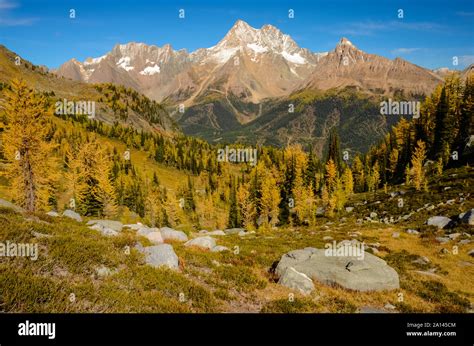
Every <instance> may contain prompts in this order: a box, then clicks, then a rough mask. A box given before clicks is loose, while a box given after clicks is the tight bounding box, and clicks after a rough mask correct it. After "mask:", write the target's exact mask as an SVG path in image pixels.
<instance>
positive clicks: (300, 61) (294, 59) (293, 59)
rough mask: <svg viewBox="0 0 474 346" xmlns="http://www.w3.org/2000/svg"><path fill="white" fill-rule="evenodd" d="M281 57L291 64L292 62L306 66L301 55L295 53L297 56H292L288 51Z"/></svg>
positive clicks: (282, 53)
mask: <svg viewBox="0 0 474 346" xmlns="http://www.w3.org/2000/svg"><path fill="white" fill-rule="evenodd" d="M281 55H282V56H283V57H284V58H285V59H286V60H288V61H289V62H292V63H294V64H300V65H302V64H305V63H306V60H305V58H303V57H302V56H301V55H300V53H295V54H290V53H288V52H286V51H283V52H281Z"/></svg>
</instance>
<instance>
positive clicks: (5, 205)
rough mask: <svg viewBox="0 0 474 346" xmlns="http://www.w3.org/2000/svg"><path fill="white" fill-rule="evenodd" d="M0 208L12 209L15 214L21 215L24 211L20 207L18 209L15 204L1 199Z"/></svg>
mask: <svg viewBox="0 0 474 346" xmlns="http://www.w3.org/2000/svg"><path fill="white" fill-rule="evenodd" d="M0 207H3V208H8V209H13V210H14V211H16V212H17V213H23V212H24V211H25V209H23V208H22V207H20V206H18V205H16V204H13V203H12V202H9V201H7V200H5V199H2V198H0Z"/></svg>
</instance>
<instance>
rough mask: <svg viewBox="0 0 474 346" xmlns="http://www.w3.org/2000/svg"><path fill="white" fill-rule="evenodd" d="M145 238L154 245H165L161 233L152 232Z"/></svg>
mask: <svg viewBox="0 0 474 346" xmlns="http://www.w3.org/2000/svg"><path fill="white" fill-rule="evenodd" d="M145 238H147V239H148V240H149V241H151V242H152V243H153V244H161V243H163V237H162V236H161V232H150V233H148V234H146V235H145Z"/></svg>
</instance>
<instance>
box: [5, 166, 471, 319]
mask: <svg viewBox="0 0 474 346" xmlns="http://www.w3.org/2000/svg"><path fill="white" fill-rule="evenodd" d="M473 176H474V171H473V170H472V169H460V170H450V171H447V172H445V174H443V176H442V177H441V178H440V179H437V180H435V181H433V182H432V183H431V184H430V190H431V191H433V192H436V193H432V194H430V193H419V192H417V193H415V192H414V191H412V190H411V189H407V188H406V187H403V186H396V187H394V188H393V190H391V191H388V193H385V192H384V191H381V190H379V191H377V193H376V194H355V195H354V196H353V198H351V200H350V202H349V205H352V206H354V207H355V209H354V211H353V212H351V213H347V214H346V215H345V216H344V218H343V219H334V220H332V219H325V218H321V219H319V222H318V225H317V226H314V227H311V228H299V227H295V228H288V227H285V228H279V229H276V230H273V231H272V232H271V233H260V232H259V233H257V234H254V235H247V236H245V237H240V236H238V235H227V236H221V237H218V240H217V241H218V244H220V245H225V246H227V247H229V248H230V249H232V250H235V249H237V248H236V246H238V250H239V251H230V252H223V253H213V252H209V251H205V250H201V249H197V248H187V247H184V246H183V245H182V244H180V243H173V242H172V244H173V247H174V249H175V251H176V253H177V254H178V257H179V263H180V269H179V270H176V271H172V270H168V269H154V268H151V267H148V266H146V265H144V264H143V260H142V255H141V254H139V253H138V252H137V251H136V250H135V249H134V245H135V244H136V242H137V241H140V242H141V243H142V244H144V245H147V244H148V240H147V239H145V238H142V237H139V236H137V235H136V234H135V233H134V232H132V231H123V232H122V233H121V234H120V235H119V236H117V237H113V238H110V237H104V236H101V235H99V233H98V232H96V231H94V230H90V229H88V228H87V227H86V226H85V224H84V223H77V222H75V221H71V220H69V219H67V218H52V217H49V216H45V215H44V214H36V215H32V216H26V215H22V214H18V213H15V212H13V211H11V210H9V209H4V208H2V209H0V239H8V240H10V241H12V242H32V243H38V244H39V248H40V256H39V259H38V260H37V261H31V260H30V259H28V258H21V257H17V258H7V257H3V258H0V292H2V293H1V295H0V306H1V310H2V311H5V312H223V311H225V312H290V313H291V312H343V313H344V312H346V313H347V312H356V311H364V309H368V308H371V309H379V310H385V311H387V312H392V311H393V310H392V309H395V310H396V311H400V312H466V311H468V310H469V309H471V308H472V303H474V289H473V288H474V281H473V280H474V275H473V274H474V264H473V261H472V257H470V256H469V255H468V254H467V252H468V251H469V249H472V245H469V244H468V245H459V244H458V242H459V240H460V239H469V238H470V236H472V235H473V234H474V232H473V229H472V226H466V225H460V224H459V225H456V226H455V227H454V228H453V229H450V230H449V231H437V230H436V229H434V228H432V227H427V226H423V225H422V222H423V220H425V219H426V218H427V217H428V216H431V215H456V214H457V213H459V212H460V211H465V210H467V209H470V208H473V207H474V201H473V200H472V197H471V196H470V194H469V193H468V192H467V189H466V185H465V184H466V181H472V179H473ZM446 187H450V189H446ZM400 190H404V191H406V194H404V195H403V196H404V198H405V200H406V205H407V206H408V207H407V210H399V209H398V207H393V204H395V202H394V199H393V198H391V197H390V194H389V193H390V192H394V191H400ZM461 194H462V196H461ZM433 195H436V196H437V198H436V200H433V199H432V198H433ZM460 198H463V199H462V200H461V199H460ZM450 199H455V201H454V202H453V203H449V204H448V203H446V201H447V200H450ZM426 200H429V201H431V203H432V204H433V205H437V204H439V203H438V202H437V201H438V200H439V201H443V205H440V206H439V207H436V209H434V210H431V211H430V210H424V211H420V212H417V213H416V214H415V216H413V217H412V218H410V219H409V220H407V221H403V222H399V223H395V224H390V225H386V224H383V223H379V222H365V221H364V222H360V221H359V222H358V219H363V218H365V217H366V216H368V214H369V213H370V212H374V211H375V212H377V213H378V214H379V215H382V214H383V211H386V212H387V213H388V214H389V215H390V216H394V217H397V216H398V215H402V214H404V213H406V212H407V211H408V210H410V211H413V210H416V209H417V208H418V206H421V205H423V203H424V202H425V201H426ZM365 201H367V202H366V203H365ZM378 202H380V203H378ZM374 219H375V218H374ZM407 229H416V230H418V231H420V232H421V234H420V235H415V234H408V233H406V230H407ZM396 232H398V233H399V237H398V238H394V237H393V234H394V233H396ZM187 233H188V234H189V235H190V236H192V232H187ZM443 233H450V234H453V233H461V234H462V235H461V236H460V237H459V238H457V239H456V241H450V242H449V243H446V244H439V243H437V242H436V241H435V239H434V238H435V237H437V236H440V235H442V234H443ZM327 236H331V237H332V238H333V239H335V240H337V241H340V240H343V239H351V238H352V237H354V236H355V237H356V238H357V239H358V240H360V241H364V242H365V243H366V244H369V246H370V247H371V249H378V250H369V251H377V256H380V257H381V258H383V259H385V260H386V261H387V262H388V264H389V265H391V266H393V267H394V268H395V269H396V271H397V272H398V274H399V275H400V283H401V288H400V289H399V290H396V291H389V292H371V293H370V292H369V293H361V292H351V291H347V290H344V289H342V288H338V287H329V286H326V285H323V284H318V283H317V284H316V290H315V291H313V293H311V294H310V295H309V296H302V295H300V294H299V293H297V292H294V291H293V290H291V289H288V288H285V287H283V286H281V285H278V284H277V283H276V282H275V277H274V275H273V273H272V267H273V266H274V263H275V262H276V261H279V259H280V258H281V256H282V255H283V254H284V253H286V252H288V251H290V250H294V249H298V248H303V247H307V246H313V247H317V248H322V247H323V246H324V244H325V243H327V239H326V240H325V239H323V238H324V237H327ZM454 245H457V246H458V247H459V249H458V250H459V251H458V253H457V254H454V253H453V246H454ZM126 246H129V247H130V248H131V249H132V250H131V252H130V254H126V253H125V252H124V248H125V247H126ZM443 249H445V250H443ZM424 257H426V258H427V259H428V262H420V261H419V259H420V258H424ZM104 268H106V269H104ZM104 272H105V273H107V275H105V274H104ZM71 294H74V300H73V301H71ZM290 294H294V299H290V298H289V297H290ZM400 297H402V298H400ZM387 304H391V305H392V306H393V307H387ZM471 311H472V310H471Z"/></svg>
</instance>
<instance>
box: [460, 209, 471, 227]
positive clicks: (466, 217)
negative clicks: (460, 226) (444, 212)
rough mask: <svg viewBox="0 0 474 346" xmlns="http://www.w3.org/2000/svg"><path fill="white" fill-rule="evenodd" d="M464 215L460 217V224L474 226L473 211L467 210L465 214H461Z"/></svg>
mask: <svg viewBox="0 0 474 346" xmlns="http://www.w3.org/2000/svg"><path fill="white" fill-rule="evenodd" d="M463 214H464V215H463V216H462V217H461V222H462V223H467V224H468V225H471V226H472V225H474V209H471V210H468V211H467V212H465V213H463Z"/></svg>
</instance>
